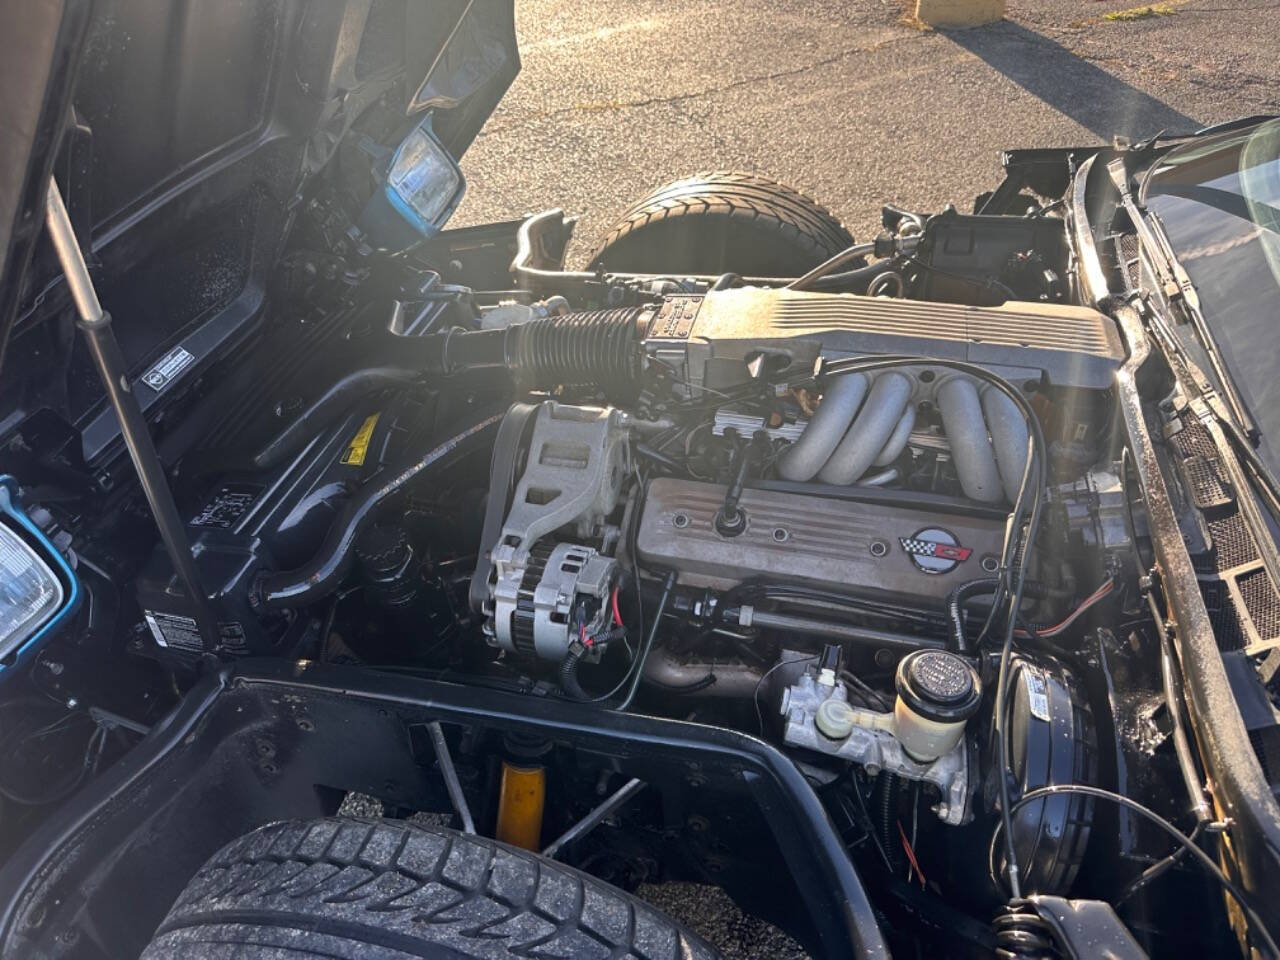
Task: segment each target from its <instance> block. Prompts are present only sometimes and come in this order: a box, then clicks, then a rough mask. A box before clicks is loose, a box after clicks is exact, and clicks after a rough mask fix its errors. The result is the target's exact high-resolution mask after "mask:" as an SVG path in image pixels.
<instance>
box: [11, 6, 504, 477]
mask: <svg viewBox="0 0 1280 960" xmlns="http://www.w3.org/2000/svg"><path fill="white" fill-rule="evenodd" d="M36 6H37V7H39V8H40V9H39V13H40V14H41V15H42V16H43V17H44V20H43V22H39V18H38V17H36V16H35V15H34V13H29V12H28V10H27V9H26V6H25V5H24V6H23V9H22V10H21V11H20V12H19V11H18V10H16V9H15V10H14V11H13V12H12V13H11V14H5V15H3V17H4V19H10V18H12V19H13V20H14V21H15V23H14V24H12V25H8V26H6V27H5V30H4V31H0V33H8V34H10V35H12V36H23V37H26V38H27V40H26V43H27V46H29V47H30V48H31V49H32V50H33V51H34V52H33V53H32V55H31V56H30V57H28V58H27V60H28V61H31V62H29V63H28V62H26V61H23V63H24V65H25V69H24V72H23V73H22V75H21V76H14V77H13V78H12V82H11V83H10V84H9V85H8V87H7V89H8V90H9V91H10V92H9V93H7V94H6V99H8V98H9V97H10V96H14V95H15V93H20V94H22V97H21V98H19V97H16V96H15V101H14V104H13V105H12V109H13V110H14V111H18V110H24V109H25V111H26V112H25V115H24V116H23V117H20V118H17V119H15V123H17V124H18V125H19V127H21V128H25V129H27V130H28V131H29V132H30V133H31V136H30V137H29V138H25V139H23V140H22V142H21V143H15V147H19V148H21V155H20V156H11V157H8V158H5V159H6V160H7V161H10V165H9V166H8V167H6V169H5V171H4V172H5V174H6V177H7V179H6V181H5V182H4V183H3V184H0V187H3V190H0V193H3V196H4V198H5V203H4V205H3V207H2V208H0V215H4V216H5V217H6V218H7V217H9V215H10V214H12V222H13V223H14V224H16V225H17V228H18V229H15V230H14V233H13V237H12V238H11V240H10V242H9V248H10V256H9V258H8V262H7V264H6V268H7V272H6V275H5V278H4V284H3V287H4V289H5V291H6V295H5V300H4V302H3V303H0V344H5V343H6V342H7V350H3V348H0V355H3V354H7V357H8V359H7V360H6V361H5V362H4V366H3V369H2V370H0V432H6V431H7V429H8V428H10V427H12V426H15V425H16V424H17V423H19V422H21V421H23V420H26V419H28V418H29V417H31V416H32V415H34V414H37V413H38V412H41V411H45V412H46V415H47V414H48V413H50V412H51V413H52V414H54V415H56V418H57V420H58V421H59V422H60V423H61V424H69V425H71V426H73V427H74V428H75V430H76V432H78V433H80V434H81V435H82V453H83V456H84V458H85V460H86V461H92V460H93V459H94V458H95V457H97V456H98V455H100V454H101V453H102V452H103V451H104V450H105V449H106V447H107V445H108V444H110V443H111V442H112V441H113V440H114V437H115V433H116V430H115V423H114V417H113V416H112V414H111V413H110V411H109V410H107V409H106V408H105V406H104V404H103V403H102V394H101V390H100V388H99V386H98V384H97V383H96V382H95V378H94V376H93V374H92V367H91V365H90V363H89V360H88V357H87V355H86V354H85V351H84V348H83V345H82V344H80V342H79V341H78V339H77V338H75V337H74V336H73V335H72V331H71V329H70V326H69V324H70V319H69V316H68V315H67V312H66V310H65V307H66V305H67V302H68V301H67V297H66V294H65V291H64V289H63V283H62V279H61V275H60V270H59V269H58V267H57V264H56V262H55V260H54V258H53V256H52V250H51V248H49V246H48V244H47V241H45V240H43V239H41V238H40V227H41V224H42V220H43V208H42V205H41V198H42V197H43V186H42V185H43V180H44V178H45V177H46V176H47V175H48V172H49V171H50V170H52V172H53V175H54V176H55V177H56V179H57V181H58V183H59V186H60V188H61V190H62V192H63V194H64V196H65V197H66V199H67V205H68V208H69V211H70V214H71V217H72V221H73V223H74V225H75V227H76V232H77V235H78V236H79V237H80V239H81V243H82V244H84V245H86V246H87V247H90V248H91V249H89V250H86V254H87V259H88V261H89V264H90V267H91V270H92V271H93V273H94V278H95V282H96V283H97V284H98V290H99V294H100V296H101V299H102V302H103V306H104V307H105V309H106V310H107V311H108V312H110V313H111V314H112V315H113V316H114V317H115V319H116V330H117V336H118V337H119V339H120V343H121V348H122V350H123V352H124V355H125V360H126V363H127V364H128V366H129V369H130V373H131V376H132V377H133V378H134V379H135V381H136V389H137V393H138V398H139V401H140V403H141V404H142V406H143V407H144V409H146V408H149V407H150V406H152V405H153V404H154V403H155V402H156V401H157V400H158V399H159V398H160V395H161V394H163V393H164V392H166V391H167V390H169V389H170V388H171V387H172V386H173V385H174V382H175V381H176V380H177V379H179V378H181V379H187V378H190V379H192V380H194V378H195V377H196V376H198V375H199V374H200V372H201V371H202V370H203V369H205V368H207V367H208V365H209V364H211V363H213V362H215V361H216V360H217V359H219V358H221V357H225V356H226V355H227V353H228V351H231V350H233V349H234V347H235V346H236V345H237V344H239V343H243V342H244V341H245V340H246V339H247V338H248V337H250V336H251V335H252V334H253V332H254V331H255V329H256V327H257V325H258V323H259V321H260V320H261V318H262V317H263V316H264V308H265V307H266V306H267V303H268V300H269V296H270V290H271V276H272V268H273V266H274V265H275V263H276V261H277V259H278V257H279V255H280V252H281V250H282V248H283V247H284V244H285V241H286V239H287V237H288V235H289V232H290V229H291V227H292V225H293V223H294V222H295V217H296V214H297V212H298V211H299V209H301V208H302V207H303V206H304V205H305V204H307V203H308V202H311V200H312V199H313V198H312V192H313V191H312V184H313V183H314V182H315V179H316V177H317V175H318V174H320V173H322V172H323V171H325V170H326V168H330V167H332V166H334V165H336V164H344V165H345V164H350V163H352V162H355V163H356V164H357V165H358V164H359V163H361V162H362V161H363V162H364V164H365V167H366V170H365V172H364V175H365V177H366V179H367V178H368V177H369V176H371V171H372V170H374V169H375V168H376V165H377V163H378V162H379V161H381V160H383V158H384V156H385V152H386V147H387V145H388V144H390V145H391V146H394V143H395V142H396V141H398V139H399V138H400V137H402V136H403V135H404V133H405V131H407V130H408V129H409V128H410V127H411V126H412V125H413V124H415V123H417V122H420V121H421V118H422V114H423V113H424V112H427V111H430V113H431V125H432V127H433V130H434V132H435V134H436V135H437V137H438V138H439V139H440V141H441V142H442V143H443V145H444V146H445V148H446V149H447V150H448V151H449V152H450V153H451V154H452V155H453V156H454V157H455V158H456V157H458V156H460V155H461V153H462V152H463V151H464V150H465V149H466V147H467V146H468V145H469V144H470V142H471V141H472V139H473V138H474V137H475V135H476V133H477V131H478V130H479V129H480V127H481V125H482V124H483V123H484V121H485V119H486V118H487V117H488V115H489V114H490V112H492V110H493V108H494V106H495V105H496V104H497V102H498V100H499V99H500V98H501V96H502V94H503V93H504V92H505V91H506V89H507V87H508V86H509V85H510V83H511V81H512V79H513V78H514V77H515V75H516V73H517V72H518V71H519V66H520V64H519V57H518V53H517V50H516V44H515V33H514V19H513V9H512V8H513V4H512V0H433V2H430V3H419V2H411V0H346V2H342V3H308V2H302V0H260V2H259V0H254V2H227V3H192V2H186V0H167V2H160V3H156V2H150V0H105V2H99V3H96V4H93V5H92V12H91V13H89V12H88V10H87V8H88V7H89V4H87V3H85V4H82V3H76V2H69V3H67V4H66V5H65V9H63V8H61V7H60V6H59V5H58V4H37V5H36ZM19 20H22V21H25V28H24V30H22V31H19V30H18V24H17V21H19ZM10 26H12V28H13V29H12V30H11V29H10ZM41 28H42V30H43V32H42V33H39V32H38V31H39V30H40V29H41ZM38 41H39V42H38ZM36 60H40V61H41V62H40V63H36V62H34V61H36ZM46 64H47V65H48V66H47V69H43V70H42V69H37V67H41V66H44V65H46ZM11 66H12V64H11ZM23 98H25V99H23ZM41 107H42V108H43V112H41V109H40V108H41ZM6 109H9V108H6ZM41 122H43V126H41ZM353 141H360V142H361V148H360V150H356V151H353V153H354V161H353V159H352V156H349V155H347V154H346V153H345V152H344V151H345V150H346V149H348V145H350V144H351V143H352V142H353ZM361 151H363V152H361ZM8 174H12V175H13V176H7V175H8ZM36 187H38V189H36ZM8 225H9V221H8V220H7V219H6V223H5V226H6V227H7V226H8ZM24 225H25V226H26V228H27V229H26V231H25V233H24V232H23V230H22V228H23V226H24ZM90 238H91V240H90ZM3 239H4V238H3V237H0V240H3ZM24 241H25V243H26V246H27V250H28V251H30V250H31V249H32V248H33V249H34V256H24V255H23V253H24V251H23V249H22V243H23V242H24ZM15 248H16V249H15Z"/></svg>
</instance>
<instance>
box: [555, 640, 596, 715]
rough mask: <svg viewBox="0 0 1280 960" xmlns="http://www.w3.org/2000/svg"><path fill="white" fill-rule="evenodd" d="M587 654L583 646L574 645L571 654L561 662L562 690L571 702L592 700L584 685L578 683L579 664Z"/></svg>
mask: <svg viewBox="0 0 1280 960" xmlns="http://www.w3.org/2000/svg"><path fill="white" fill-rule="evenodd" d="M586 652H587V651H586V648H585V647H584V646H582V644H580V643H576V644H572V645H571V646H570V647H569V652H568V653H566V654H565V655H564V659H563V660H561V661H560V689H561V691H563V693H564V695H565V696H566V697H568V698H569V699H570V700H576V701H578V702H579V703H583V702H585V701H587V700H590V699H591V695H590V694H589V693H587V691H586V690H584V689H582V684H581V683H579V682H578V663H579V662H580V661H581V660H582V655H583V654H584V653H586Z"/></svg>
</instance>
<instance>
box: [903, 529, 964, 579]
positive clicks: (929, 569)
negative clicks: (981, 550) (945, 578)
mask: <svg viewBox="0 0 1280 960" xmlns="http://www.w3.org/2000/svg"><path fill="white" fill-rule="evenodd" d="M898 542H899V543H900V544H902V549H903V550H905V551H906V553H907V556H909V557H910V558H911V562H912V563H914V564H915V565H916V568H917V569H918V570H920V572H922V573H930V574H938V573H950V572H951V571H952V570H954V569H955V568H956V567H958V566H959V565H960V564H962V563H964V561H966V560H968V559H969V557H970V556H971V555H972V554H973V551H972V550H971V549H970V548H968V547H962V546H961V545H960V541H959V540H957V539H956V538H955V535H954V534H952V533H951V532H950V531H948V530H943V529H942V528H941V527H926V528H925V529H923V530H918V531H916V532H915V533H914V534H913V535H912V536H909V537H899V538H898Z"/></svg>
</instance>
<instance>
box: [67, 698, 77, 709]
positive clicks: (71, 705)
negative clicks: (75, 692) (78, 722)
mask: <svg viewBox="0 0 1280 960" xmlns="http://www.w3.org/2000/svg"><path fill="white" fill-rule="evenodd" d="M79 706H80V701H79V700H77V699H76V698H75V697H67V709H68V710H75V709H76V708H77V707H79Z"/></svg>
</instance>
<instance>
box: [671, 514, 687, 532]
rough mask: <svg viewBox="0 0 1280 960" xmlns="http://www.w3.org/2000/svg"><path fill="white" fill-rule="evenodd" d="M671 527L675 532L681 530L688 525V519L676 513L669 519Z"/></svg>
mask: <svg viewBox="0 0 1280 960" xmlns="http://www.w3.org/2000/svg"><path fill="white" fill-rule="evenodd" d="M671 525H672V526H673V527H675V528H676V529H677V530H683V529H684V528H685V527H687V526H688V525H689V517H688V516H687V515H685V514H683V513H677V514H676V515H675V516H674V517H672V518H671Z"/></svg>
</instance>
